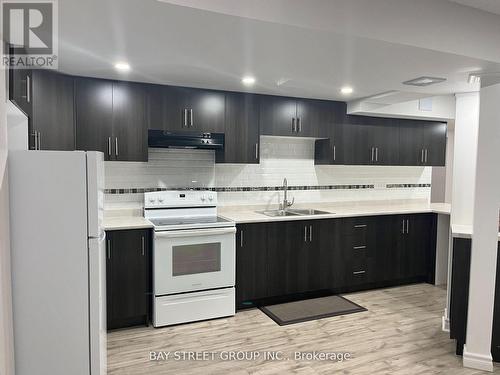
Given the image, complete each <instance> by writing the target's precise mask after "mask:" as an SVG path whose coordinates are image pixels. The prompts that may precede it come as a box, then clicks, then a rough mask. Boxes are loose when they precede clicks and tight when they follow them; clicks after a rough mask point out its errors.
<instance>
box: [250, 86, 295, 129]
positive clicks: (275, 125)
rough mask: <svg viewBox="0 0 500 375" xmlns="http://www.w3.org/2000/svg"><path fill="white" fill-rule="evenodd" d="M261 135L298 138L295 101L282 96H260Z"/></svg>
mask: <svg viewBox="0 0 500 375" xmlns="http://www.w3.org/2000/svg"><path fill="white" fill-rule="evenodd" d="M259 99H260V109H259V113H260V119H259V123H260V129H261V134H264V135H277V136H300V134H299V133H298V132H297V123H296V117H297V100H296V99H295V98H287V97H282V96H268V95H260V98H259Z"/></svg>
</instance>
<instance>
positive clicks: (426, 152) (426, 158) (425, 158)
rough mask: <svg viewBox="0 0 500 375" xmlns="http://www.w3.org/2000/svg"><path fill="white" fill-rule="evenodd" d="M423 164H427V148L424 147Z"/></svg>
mask: <svg viewBox="0 0 500 375" xmlns="http://www.w3.org/2000/svg"><path fill="white" fill-rule="evenodd" d="M425 164H427V149H425Z"/></svg>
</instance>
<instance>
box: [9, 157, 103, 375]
mask: <svg viewBox="0 0 500 375" xmlns="http://www.w3.org/2000/svg"><path fill="white" fill-rule="evenodd" d="M103 160H104V159H103V154H102V153H100V152H83V151H11V152H9V155H8V171H9V176H8V178H9V196H10V234H11V262H12V303H13V321H14V351H15V352H14V355H15V366H16V375H33V374H50V375H68V374H71V375H80V374H82V375H88V374H91V375H99V374H105V373H106V263H105V260H106V259H105V238H104V237H105V234H104V233H105V232H104V231H103V229H102V225H101V224H102V216H103V205H104V163H103Z"/></svg>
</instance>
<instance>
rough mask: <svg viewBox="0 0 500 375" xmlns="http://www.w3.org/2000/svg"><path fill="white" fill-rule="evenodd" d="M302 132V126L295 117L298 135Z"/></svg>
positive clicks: (298, 118)
mask: <svg viewBox="0 0 500 375" xmlns="http://www.w3.org/2000/svg"><path fill="white" fill-rule="evenodd" d="M301 131H302V126H301V123H300V117H297V133H300V132H301Z"/></svg>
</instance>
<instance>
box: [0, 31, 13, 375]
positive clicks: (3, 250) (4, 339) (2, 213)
mask: <svg viewBox="0 0 500 375" xmlns="http://www.w3.org/2000/svg"><path fill="white" fill-rule="evenodd" d="M0 42H1V45H2V46H3V42H2V41H1V40H0ZM6 96H7V95H6V82H5V70H4V69H0V374H2V375H3V374H6V375H13V374H14V350H13V332H12V300H11V282H10V280H11V279H10V244H9V192H8V186H9V184H8V181H7V150H8V147H7V115H6V100H7V98H6Z"/></svg>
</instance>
